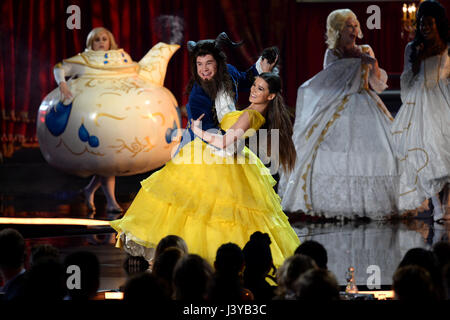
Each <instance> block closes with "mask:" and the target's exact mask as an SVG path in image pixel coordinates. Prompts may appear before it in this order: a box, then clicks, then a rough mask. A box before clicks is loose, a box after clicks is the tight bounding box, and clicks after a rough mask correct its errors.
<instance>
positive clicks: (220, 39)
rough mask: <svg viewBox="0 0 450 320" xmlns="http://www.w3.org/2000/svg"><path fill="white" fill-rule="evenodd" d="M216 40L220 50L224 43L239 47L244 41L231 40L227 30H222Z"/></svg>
mask: <svg viewBox="0 0 450 320" xmlns="http://www.w3.org/2000/svg"><path fill="white" fill-rule="evenodd" d="M214 42H215V47H216V48H217V49H219V50H222V46H223V45H224V44H226V45H229V46H232V47H237V46H240V45H241V44H242V43H243V42H244V41H239V42H233V41H231V40H230V38H228V35H227V34H226V33H225V32H222V33H221V34H219V35H218V36H217V38H216V40H215V41H214Z"/></svg>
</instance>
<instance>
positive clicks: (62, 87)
mask: <svg viewBox="0 0 450 320" xmlns="http://www.w3.org/2000/svg"><path fill="white" fill-rule="evenodd" d="M59 91H61V95H62V97H64V99H61V100H65V99H68V100H70V99H72V98H73V95H72V92H71V91H70V89H69V86H68V85H67V83H65V82H61V83H60V84H59Z"/></svg>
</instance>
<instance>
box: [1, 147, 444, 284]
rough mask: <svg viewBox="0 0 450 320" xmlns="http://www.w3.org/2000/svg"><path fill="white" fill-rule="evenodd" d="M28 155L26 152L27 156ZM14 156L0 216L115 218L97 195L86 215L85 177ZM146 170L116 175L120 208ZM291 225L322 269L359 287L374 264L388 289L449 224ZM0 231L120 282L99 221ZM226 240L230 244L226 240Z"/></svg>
mask: <svg viewBox="0 0 450 320" xmlns="http://www.w3.org/2000/svg"><path fill="white" fill-rule="evenodd" d="M27 152H28V153H27ZM27 152H25V153H23V154H22V155H21V154H20V153H19V155H18V157H16V158H15V159H14V160H15V161H7V162H5V163H3V164H1V165H0V218H56V219H58V220H55V221H56V223H58V221H64V220H62V219H67V218H74V219H89V220H92V221H97V220H101V221H103V220H113V219H117V218H119V217H120V216H121V214H115V215H111V214H107V213H106V212H105V199H104V197H103V194H102V192H101V191H98V192H97V194H96V198H95V203H96V206H97V212H96V213H95V214H90V213H89V212H88V210H87V208H86V207H85V205H84V203H83V199H82V197H81V196H80V195H79V190H80V189H81V188H82V187H84V186H85V185H86V184H87V183H88V182H89V178H80V177H75V176H71V175H68V174H65V173H62V172H60V171H58V170H56V169H54V168H52V167H50V166H49V165H48V164H47V163H46V162H45V161H43V159H42V157H41V156H40V153H39V150H33V151H27ZM148 175H149V173H146V174H141V175H136V176H131V177H118V178H117V185H116V194H117V198H118V201H119V203H120V204H121V206H122V207H123V208H124V209H125V210H126V209H127V208H128V206H129V205H130V204H131V201H132V199H133V198H134V196H135V195H136V193H137V192H138V190H139V187H140V184H139V181H140V180H142V179H143V178H145V177H147V176H148ZM290 220H291V222H292V226H293V228H294V229H295V231H296V233H297V234H298V236H299V238H300V240H301V241H304V240H316V241H318V242H320V243H322V244H323V245H324V246H325V248H326V249H327V251H328V268H329V269H330V270H331V271H332V272H333V273H334V274H335V275H336V277H337V279H338V282H339V284H340V285H345V283H346V279H345V273H346V271H347V269H348V267H350V266H352V267H354V268H355V270H356V271H355V277H356V283H357V285H359V286H365V285H366V283H367V279H368V278H369V277H370V276H371V275H372V274H373V273H374V271H373V270H374V267H373V266H375V268H376V267H378V268H379V269H378V270H379V271H380V274H379V275H380V277H381V285H383V286H388V285H390V284H391V282H392V275H393V273H394V271H395V269H396V267H397V265H398V263H399V262H400V260H401V259H402V257H403V255H404V254H405V253H406V252H407V251H408V250H409V249H411V248H414V247H422V248H430V247H431V246H432V245H433V244H434V243H436V242H437V241H440V240H445V241H448V240H449V235H450V223H447V224H437V223H433V221H432V220H431V219H427V218H423V219H410V220H401V221H394V222H370V223H367V222H347V223H343V222H339V223H317V222H315V223H313V222H305V221H303V220H302V219H300V217H299V216H296V215H291V216H290ZM0 221H2V223H1V224H0V229H3V228H6V227H14V228H17V229H18V230H19V231H20V232H21V233H22V234H23V235H24V237H25V238H26V243H27V250H28V253H30V249H31V247H32V246H34V245H36V244H42V243H50V244H52V245H53V246H55V247H56V248H58V249H59V250H60V253H61V257H62V258H64V257H65V256H66V255H67V254H69V253H71V252H74V251H78V250H87V251H92V252H94V253H95V254H96V255H97V257H98V258H99V260H100V263H101V283H100V289H101V290H114V289H118V288H119V287H120V286H121V285H123V284H124V282H125V279H126V273H125V270H124V268H123V262H124V260H125V258H126V254H125V253H124V252H123V251H122V250H121V249H118V248H115V246H114V245H115V237H116V234H115V232H114V231H113V230H112V229H111V228H110V227H109V226H108V225H107V224H106V223H105V224H104V225H98V226H83V225H78V226H74V225H59V224H56V225H30V224H17V221H9V222H8V221H6V222H5V220H0ZM230 241H232V239H230Z"/></svg>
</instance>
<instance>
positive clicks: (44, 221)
mask: <svg viewBox="0 0 450 320" xmlns="http://www.w3.org/2000/svg"><path fill="white" fill-rule="evenodd" d="M2 224H21V225H73V226H109V221H106V220H94V219H76V218H5V217H0V225H2Z"/></svg>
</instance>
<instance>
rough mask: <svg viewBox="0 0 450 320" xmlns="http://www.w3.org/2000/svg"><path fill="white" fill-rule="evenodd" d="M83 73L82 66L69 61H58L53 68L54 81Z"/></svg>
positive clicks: (62, 80) (61, 80) (63, 80)
mask: <svg viewBox="0 0 450 320" xmlns="http://www.w3.org/2000/svg"><path fill="white" fill-rule="evenodd" d="M83 73H84V66H83V65H80V64H75V63H70V62H62V63H61V62H60V63H58V64H56V65H55V67H54V68H53V75H54V77H55V81H56V83H57V84H58V85H59V84H60V83H61V82H66V77H74V76H77V75H82V74H83Z"/></svg>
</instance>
